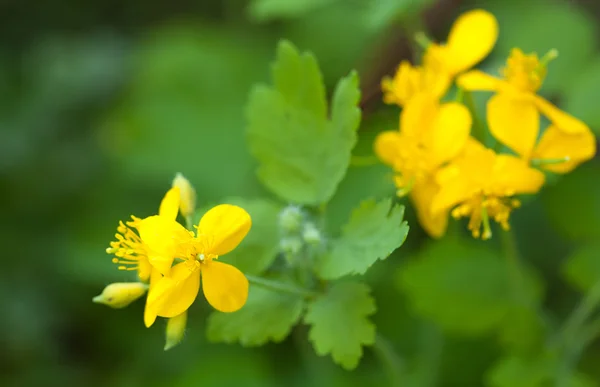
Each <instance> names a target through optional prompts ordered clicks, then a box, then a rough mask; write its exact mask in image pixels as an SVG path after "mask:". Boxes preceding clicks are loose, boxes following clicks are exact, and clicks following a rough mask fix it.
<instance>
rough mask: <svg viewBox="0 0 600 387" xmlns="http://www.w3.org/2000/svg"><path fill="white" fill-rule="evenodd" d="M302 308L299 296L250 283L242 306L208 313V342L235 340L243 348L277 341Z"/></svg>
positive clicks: (300, 312) (284, 334)
mask: <svg viewBox="0 0 600 387" xmlns="http://www.w3.org/2000/svg"><path fill="white" fill-rule="evenodd" d="M303 309H304V300H303V299H302V297H300V296H297V295H290V294H287V293H279V292H274V291H272V290H268V289H265V288H262V287H260V286H258V285H251V286H250V293H249V294H248V301H247V302H246V305H244V307H243V308H242V309H240V310H239V311H237V312H234V313H221V312H213V313H212V314H211V315H210V316H209V318H208V327H207V332H206V334H207V337H208V339H209V340H210V341H215V342H226V343H233V342H239V343H240V344H241V345H243V346H247V347H250V346H259V345H262V344H264V343H266V342H267V341H274V342H280V341H282V340H283V339H285V338H286V337H287V336H288V335H289V333H290V331H291V330H292V328H293V326H294V325H296V323H297V322H298V320H299V319H300V316H301V315H302V310H303Z"/></svg>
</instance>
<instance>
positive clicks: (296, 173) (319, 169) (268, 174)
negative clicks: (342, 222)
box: [247, 42, 360, 205]
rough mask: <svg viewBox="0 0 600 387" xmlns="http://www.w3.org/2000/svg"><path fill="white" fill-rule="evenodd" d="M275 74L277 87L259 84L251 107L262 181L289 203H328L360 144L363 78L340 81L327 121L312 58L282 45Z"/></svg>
mask: <svg viewBox="0 0 600 387" xmlns="http://www.w3.org/2000/svg"><path fill="white" fill-rule="evenodd" d="M272 75H273V83H274V86H273V87H270V86H267V85H258V86H256V87H255V88H254V89H253V90H252V92H251V94H250V100H249V102H248V107H247V115H248V129H247V130H248V140H249V145H250V149H251V151H252V153H253V154H254V156H255V157H256V158H257V159H258V161H259V163H260V166H259V168H258V172H257V173H258V177H259V179H260V180H261V182H262V183H263V184H264V185H265V186H266V187H267V188H268V189H270V190H271V191H272V192H273V193H275V194H276V195H277V196H279V197H280V198H281V199H283V200H285V201H289V202H295V203H301V204H308V205H318V204H321V203H325V202H327V201H328V200H329V199H330V198H331V196H333V194H334V192H335V190H336V188H337V186H338V184H339V182H340V181H341V180H342V178H343V177H344V174H345V173H346V169H347V168H348V164H349V162H350V151H351V150H352V148H353V147H354V144H355V143H356V130H357V128H358V124H359V122H360V110H359V108H358V107H357V103H358V100H359V97H360V92H359V90H358V76H357V75H356V73H352V74H350V75H349V76H347V77H345V78H342V80H340V82H339V83H338V85H337V87H336V89H335V91H334V94H333V100H332V103H331V113H330V114H329V117H330V118H329V119H328V113H327V104H326V102H325V88H324V85H323V80H322V77H321V73H320V71H319V68H318V66H317V62H316V60H315V58H314V57H313V56H312V55H310V54H306V53H305V54H299V53H298V51H297V50H296V48H294V47H293V46H292V45H291V44H290V43H288V42H282V43H280V44H279V48H278V50H277V59H276V61H275V63H274V65H273V71H272Z"/></svg>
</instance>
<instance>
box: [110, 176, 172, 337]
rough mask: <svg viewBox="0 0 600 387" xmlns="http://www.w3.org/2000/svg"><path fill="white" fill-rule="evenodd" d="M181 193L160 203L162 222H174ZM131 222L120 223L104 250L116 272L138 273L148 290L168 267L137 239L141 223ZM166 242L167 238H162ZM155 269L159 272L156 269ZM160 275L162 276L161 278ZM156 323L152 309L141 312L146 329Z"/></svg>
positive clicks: (170, 196)
mask: <svg viewBox="0 0 600 387" xmlns="http://www.w3.org/2000/svg"><path fill="white" fill-rule="evenodd" d="M179 202H180V191H179V188H178V187H173V188H171V189H170V190H169V191H168V192H167V193H166V194H165V197H164V198H163V200H162V201H161V203H160V207H159V210H158V215H156V217H159V218H161V219H166V220H170V221H175V219H176V218H177V213H178V212H179ZM131 218H132V221H130V222H127V223H126V224H125V223H123V222H119V227H118V228H117V234H116V235H115V238H116V239H117V240H116V241H115V242H111V244H110V247H109V248H108V249H106V252H107V253H109V254H114V255H115V258H113V262H114V263H117V264H119V265H120V266H119V270H137V272H138V277H139V278H140V279H141V280H142V281H149V282H150V284H149V288H150V290H151V289H152V288H153V287H154V285H155V284H156V282H157V281H158V280H160V279H161V278H162V275H163V274H165V275H166V274H169V270H170V264H169V266H168V267H167V268H165V267H164V266H162V265H161V263H163V261H164V260H163V259H162V256H159V255H157V254H156V253H155V252H154V251H153V250H152V249H150V248H149V246H148V245H147V244H146V243H144V242H143V241H142V239H141V237H140V235H139V234H138V233H139V226H140V224H141V223H142V222H143V220H141V219H139V218H137V217H135V216H132V217H131ZM164 237H165V238H168V237H169V235H164ZM154 265H158V266H159V267H160V268H161V270H162V271H160V270H158V269H156V268H155V267H154ZM161 273H162V274H161ZM155 320H156V314H155V313H153V312H152V309H150V308H148V303H146V308H145V310H144V323H145V324H146V326H147V327H149V326H151V325H152V324H153V323H154V321H155Z"/></svg>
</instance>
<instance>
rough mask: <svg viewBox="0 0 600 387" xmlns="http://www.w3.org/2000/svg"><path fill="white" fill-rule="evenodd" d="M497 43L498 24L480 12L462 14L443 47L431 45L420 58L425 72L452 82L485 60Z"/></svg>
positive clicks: (492, 18) (485, 13)
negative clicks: (436, 73)
mask: <svg viewBox="0 0 600 387" xmlns="http://www.w3.org/2000/svg"><path fill="white" fill-rule="evenodd" d="M497 39H498V22H497V20H496V18H495V17H494V15H492V14H491V13H489V12H487V11H484V10H482V9H476V10H472V11H469V12H465V13H463V14H462V15H461V16H459V17H458V19H456V21H455V22H454V24H453V25H452V28H451V29H450V33H449V35H448V41H447V42H446V44H436V43H432V44H430V45H429V47H428V48H427V51H426V52H425V55H424V57H423V64H424V66H425V67H426V68H429V69H431V70H432V71H435V72H438V73H445V74H447V75H448V76H449V77H450V78H454V77H455V76H456V75H458V74H459V73H462V72H463V71H466V70H468V69H470V68H471V67H473V66H475V65H476V64H477V63H479V62H480V61H481V60H482V59H483V58H485V57H486V56H487V55H488V54H489V53H490V51H492V48H494V45H495V44H496V40H497Z"/></svg>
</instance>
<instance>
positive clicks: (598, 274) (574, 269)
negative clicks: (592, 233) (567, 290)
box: [563, 243, 600, 292]
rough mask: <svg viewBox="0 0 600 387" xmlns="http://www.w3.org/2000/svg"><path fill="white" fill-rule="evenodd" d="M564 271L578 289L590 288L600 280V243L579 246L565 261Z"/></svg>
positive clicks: (583, 290)
mask: <svg viewBox="0 0 600 387" xmlns="http://www.w3.org/2000/svg"><path fill="white" fill-rule="evenodd" d="M563 273H564V275H565V277H566V278H567V280H568V281H569V283H571V284H572V285H573V286H575V287H576V288H577V289H578V290H580V291H582V292H586V291H588V290H590V288H592V287H593V286H594V285H595V284H596V283H597V282H598V281H600V245H599V244H598V243H594V244H590V245H587V246H582V247H580V248H578V249H577V250H576V251H575V252H574V253H573V254H571V256H569V258H568V259H567V260H566V261H565V263H564V266H563Z"/></svg>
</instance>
